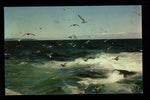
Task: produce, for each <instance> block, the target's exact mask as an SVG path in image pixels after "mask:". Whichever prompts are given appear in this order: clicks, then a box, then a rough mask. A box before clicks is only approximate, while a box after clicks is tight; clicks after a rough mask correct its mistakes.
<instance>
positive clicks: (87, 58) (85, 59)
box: [83, 57, 92, 62]
mask: <svg viewBox="0 0 150 100" xmlns="http://www.w3.org/2000/svg"><path fill="white" fill-rule="evenodd" d="M90 58H92V57H88V58H86V59H83V60H84V61H85V62H86V61H87V60H88V59H90Z"/></svg>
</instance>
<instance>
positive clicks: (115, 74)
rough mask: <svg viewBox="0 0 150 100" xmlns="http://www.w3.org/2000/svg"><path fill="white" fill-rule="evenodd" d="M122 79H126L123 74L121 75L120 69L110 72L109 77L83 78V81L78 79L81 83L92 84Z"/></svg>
mask: <svg viewBox="0 0 150 100" xmlns="http://www.w3.org/2000/svg"><path fill="white" fill-rule="evenodd" d="M121 79H124V77H123V75H120V74H119V72H118V71H114V72H112V73H109V74H108V78H105V79H102V78H96V79H93V78H82V81H78V83H79V84H81V85H90V84H108V83H115V82H117V81H119V80H121Z"/></svg>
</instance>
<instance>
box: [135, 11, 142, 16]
mask: <svg viewBox="0 0 150 100" xmlns="http://www.w3.org/2000/svg"><path fill="white" fill-rule="evenodd" d="M134 13H136V14H137V15H139V16H142V13H139V12H136V11H135V12H134Z"/></svg>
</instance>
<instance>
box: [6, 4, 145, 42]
mask: <svg viewBox="0 0 150 100" xmlns="http://www.w3.org/2000/svg"><path fill="white" fill-rule="evenodd" d="M141 10H142V9H141V6H140V5H130V6H127V5H125V6H123V5H122V6H50V7H48V6H46V7H41V6H40V7H5V8H4V28H5V29H4V36H5V39H8V38H20V39H24V38H30V39H38V40H57V39H70V38H69V36H72V35H75V36H76V37H77V38H78V39H89V38H91V39H127V38H142V15H141V14H142V12H141ZM78 14H79V15H80V16H81V17H83V18H84V19H85V20H86V21H88V22H87V23H81V22H82V20H81V19H80V18H79V17H78ZM72 24H77V25H79V26H71V25H72ZM25 33H34V34H35V36H33V35H24V34H25Z"/></svg>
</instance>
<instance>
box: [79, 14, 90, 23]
mask: <svg viewBox="0 0 150 100" xmlns="http://www.w3.org/2000/svg"><path fill="white" fill-rule="evenodd" d="M78 17H79V18H80V19H81V20H82V22H81V23H87V22H88V21H85V19H84V18H82V17H81V16H80V15H79V14H78Z"/></svg>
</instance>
